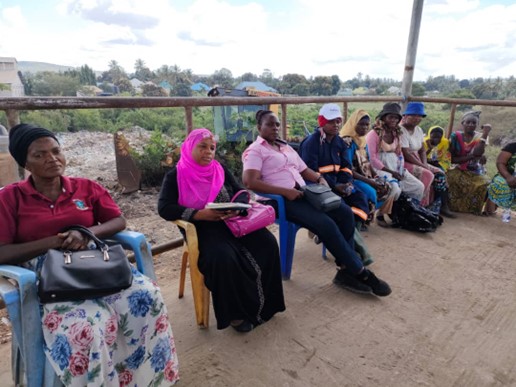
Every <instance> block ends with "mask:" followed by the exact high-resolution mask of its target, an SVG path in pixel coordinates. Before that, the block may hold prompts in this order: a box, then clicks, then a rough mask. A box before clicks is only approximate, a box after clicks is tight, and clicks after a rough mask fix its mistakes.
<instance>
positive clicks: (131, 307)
mask: <svg viewBox="0 0 516 387" xmlns="http://www.w3.org/2000/svg"><path fill="white" fill-rule="evenodd" d="M42 258H43V257H42ZM42 308H43V317H42V321H43V334H44V337H45V343H46V347H45V352H46V355H47V358H48V359H49V361H50V362H51V364H52V366H53V368H54V370H55V371H56V373H57V374H58V375H59V377H60V378H61V381H62V382H63V384H64V385H65V386H86V385H87V386H149V385H152V386H170V385H173V384H175V382H176V381H177V380H178V362H177V354H176V350H175V345H174V338H173V336H172V330H171V328H170V324H169V322H168V316H167V310H166V307H165V304H164V302H163V298H162V296H161V293H160V290H159V287H158V286H157V285H156V283H154V282H152V281H151V280H149V279H148V278H147V277H145V276H144V275H143V274H141V273H140V272H139V271H138V270H136V269H135V268H133V283H132V285H131V287H130V288H128V289H126V290H123V291H121V292H119V293H115V294H112V295H109V296H106V297H102V298H98V299H93V300H84V301H76V302H56V303H49V304H44V305H43V306H42Z"/></svg>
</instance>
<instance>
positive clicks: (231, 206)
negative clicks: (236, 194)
mask: <svg viewBox="0 0 516 387" xmlns="http://www.w3.org/2000/svg"><path fill="white" fill-rule="evenodd" d="M205 208H209V209H212V210H219V211H228V210H235V211H238V210H247V209H248V208H251V205H250V204H247V203H208V204H206V207H205Z"/></svg>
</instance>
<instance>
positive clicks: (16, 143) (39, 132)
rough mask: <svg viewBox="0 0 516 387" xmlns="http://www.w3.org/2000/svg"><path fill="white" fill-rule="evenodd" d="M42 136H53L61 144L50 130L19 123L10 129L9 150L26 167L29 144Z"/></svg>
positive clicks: (21, 165)
mask: <svg viewBox="0 0 516 387" xmlns="http://www.w3.org/2000/svg"><path fill="white" fill-rule="evenodd" d="M42 137H52V138H53V139H54V140H56V142H57V143H58V144H59V141H58V140H57V137H56V136H55V135H54V133H52V132H51V131H50V130H48V129H45V128H40V127H38V126H35V125H31V124H18V125H16V126H14V127H12V128H11V130H10V131H9V152H10V153H11V155H12V156H13V158H14V159H15V160H16V162H17V163H18V164H19V165H20V167H23V168H25V163H26V162H27V152H28V151H29V146H30V144H32V143H33V142H34V141H36V140H37V139H39V138H42Z"/></svg>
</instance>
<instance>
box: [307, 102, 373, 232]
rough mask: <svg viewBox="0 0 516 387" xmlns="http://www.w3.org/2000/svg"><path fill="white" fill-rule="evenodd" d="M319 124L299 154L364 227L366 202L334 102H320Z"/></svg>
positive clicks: (364, 227)
mask: <svg viewBox="0 0 516 387" xmlns="http://www.w3.org/2000/svg"><path fill="white" fill-rule="evenodd" d="M317 120H318V122H319V127H318V128H317V129H316V130H315V132H314V133H312V134H311V135H309V136H308V137H306V138H305V139H304V140H303V141H302V142H301V145H300V146H299V155H300V156H301V158H302V159H303V161H304V162H305V163H306V165H307V167H309V168H311V169H312V170H314V171H319V173H320V174H321V176H322V177H324V179H325V180H326V182H327V183H328V185H329V186H330V188H331V189H332V190H333V191H334V192H335V193H336V194H337V195H339V196H341V197H342V198H343V200H344V202H345V203H346V204H347V205H348V206H350V207H351V211H353V214H355V221H356V223H357V228H358V229H359V230H361V231H365V230H366V229H367V227H366V226H365V224H366V222H367V220H368V218H369V212H370V208H369V203H368V201H367V198H366V196H365V194H364V193H363V192H362V191H361V190H360V189H359V188H357V187H356V186H355V184H354V183H355V182H354V179H353V171H352V170H351V164H350V162H349V161H348V159H347V158H346V153H347V149H348V147H347V145H346V143H345V142H344V140H342V139H341V138H340V137H339V136H338V134H339V129H340V125H341V124H342V114H341V112H340V108H339V106H338V105H336V104H334V103H328V104H325V105H323V107H322V108H321V110H320V112H319V116H318V118H317Z"/></svg>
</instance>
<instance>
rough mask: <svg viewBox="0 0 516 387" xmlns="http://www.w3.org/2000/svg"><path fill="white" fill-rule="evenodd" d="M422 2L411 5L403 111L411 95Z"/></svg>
mask: <svg viewBox="0 0 516 387" xmlns="http://www.w3.org/2000/svg"><path fill="white" fill-rule="evenodd" d="M423 3H424V0H414V3H413V5H412V19H411V22H410V31H409V39H408V45H407V56H406V58H405V70H404V72H403V81H402V83H401V98H402V102H401V105H402V106H401V107H402V109H403V110H405V107H406V106H407V98H408V97H410V96H411V95H412V79H413V78H414V67H415V65H416V54H417V42H418V39H419V27H420V25H421V15H422V13H423Z"/></svg>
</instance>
